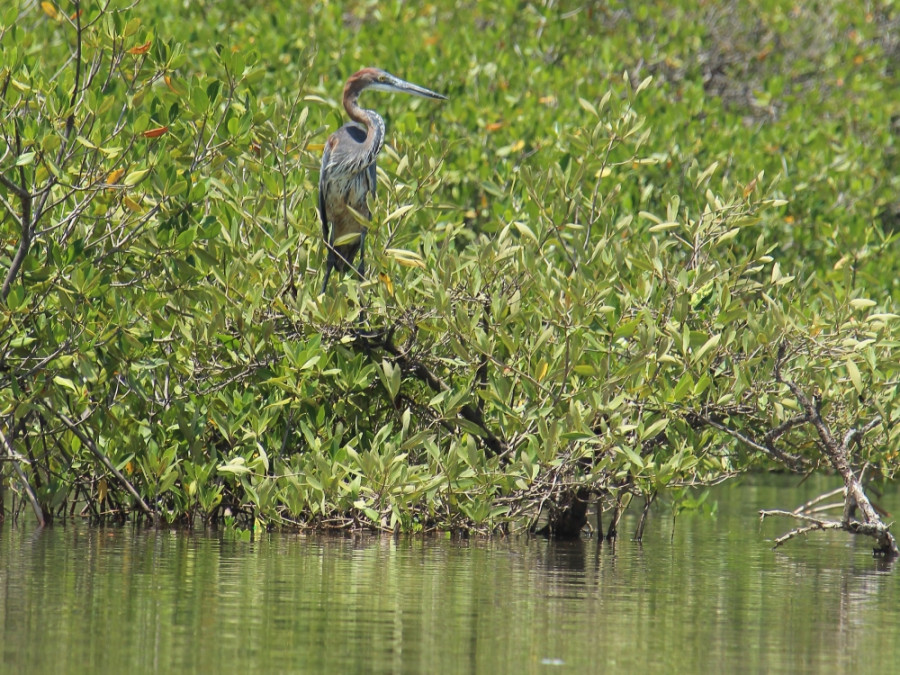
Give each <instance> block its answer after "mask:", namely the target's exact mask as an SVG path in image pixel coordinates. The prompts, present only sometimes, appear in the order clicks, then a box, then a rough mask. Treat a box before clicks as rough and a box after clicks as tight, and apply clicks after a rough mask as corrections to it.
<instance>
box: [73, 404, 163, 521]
mask: <svg viewBox="0 0 900 675" xmlns="http://www.w3.org/2000/svg"><path fill="white" fill-rule="evenodd" d="M55 414H56V416H57V417H58V418H59V419H60V421H62V423H63V424H65V425H66V426H67V427H68V428H69V430H70V431H71V432H72V433H73V434H75V435H76V436H78V439H79V440H80V441H81V442H82V443H83V444H84V445H85V446H87V448H88V449H89V450H90V451H91V452H92V453H94V456H96V457H97V459H99V460H100V462H101V463H102V464H103V465H104V466H105V467H106V468H107V469H109V471H110V473H112V474H113V475H114V476H115V477H116V479H117V480H118V481H119V482H120V483H121V484H122V486H123V487H124V488H125V489H126V490H127V491H128V492H129V494H131V496H132V497H134V499H135V501H136V502H137V503H138V506H140V507H141V510H142V511H143V512H144V513H146V514H147V515H148V516H151V517H152V518H153V521H154V522H156V513H155V512H154V511H153V510H152V509H151V508H150V507H149V506H147V504H146V502H144V500H143V499H142V498H141V495H140V494H139V493H138V491H137V490H135V488H134V486H133V485H132V484H131V483H129V482H128V479H127V478H125V476H123V475H122V472H121V471H119V470H118V469H117V468H116V467H115V466H113V463H112V462H111V461H109V457H107V456H106V455H104V454H103V453H102V452H100V449H99V448H98V447H97V445H96V444H95V443H94V441H92V440H91V439H90V438H88V436H86V435H85V434H84V432H82V431H81V429H79V428H78V425H77V424H75V422H73V421H72V420H70V419H69V418H68V417H66V416H65V415H64V414H63V413H61V412H59V411H56V412H55Z"/></svg>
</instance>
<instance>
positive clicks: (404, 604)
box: [0, 477, 900, 673]
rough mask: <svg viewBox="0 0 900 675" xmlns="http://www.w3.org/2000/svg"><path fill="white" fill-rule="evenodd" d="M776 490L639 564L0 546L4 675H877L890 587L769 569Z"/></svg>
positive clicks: (889, 656)
mask: <svg viewBox="0 0 900 675" xmlns="http://www.w3.org/2000/svg"><path fill="white" fill-rule="evenodd" d="M777 480H779V479H773V478H771V477H766V478H765V480H764V481H763V480H760V481H759V482H758V483H755V484H746V485H742V486H737V487H731V488H724V489H721V490H719V491H718V492H717V493H716V495H717V498H718V500H719V510H718V516H717V517H716V518H715V519H712V518H708V517H706V516H698V515H693V516H692V515H682V516H679V518H678V519H677V521H676V522H675V525H674V531H673V529H672V528H673V524H672V519H671V514H670V513H667V512H666V511H665V510H658V511H657V512H655V513H654V516H653V517H652V518H651V520H650V522H649V524H648V528H647V531H646V533H645V537H644V542H645V543H644V546H643V547H641V546H639V545H637V544H635V543H633V542H630V541H628V540H627V539H626V540H621V541H619V542H618V543H617V544H616V545H612V544H610V543H608V542H605V541H600V540H596V539H585V540H582V541H576V542H564V543H555V542H548V541H546V540H534V539H532V540H525V539H521V540H516V539H514V540H509V539H498V540H494V541H478V540H471V541H462V542H458V541H451V540H447V539H421V538H400V539H393V538H383V537H374V536H352V537H350V536H348V537H342V538H333V537H308V536H300V535H294V534H273V535H266V536H264V537H263V538H262V539H261V540H260V541H257V542H255V543H252V544H246V543H238V542H229V541H223V540H221V539H219V538H218V537H216V536H214V535H191V534H186V533H182V532H167V531H136V530H133V529H113V528H108V529H89V528H85V527H80V526H70V527H55V528H52V529H48V530H45V531H34V532H29V531H25V530H24V529H22V528H19V529H12V528H10V527H8V526H5V527H3V528H2V529H0V616H2V620H3V625H4V640H3V648H2V649H3V662H2V663H3V667H2V671H3V672H29V673H40V672H60V671H66V672H79V671H84V672H128V671H129V670H131V671H135V672H212V671H216V670H222V671H225V672H234V671H246V670H258V671H266V672H383V671H389V672H391V671H397V672H429V673H433V672H539V671H544V670H548V669H550V670H566V671H569V672H597V671H600V670H623V671H653V672H659V671H662V672H671V671H711V670H716V671H718V670H722V671H725V670H728V671H734V670H738V671H765V672H769V671H775V672H778V671H781V672H787V671H789V672H819V671H885V670H890V669H891V668H892V667H893V664H895V663H898V662H900V639H898V638H900V620H898V619H900V604H898V599H900V598H898V584H897V580H896V572H895V571H894V570H892V569H891V567H890V566H889V565H884V564H882V563H880V562H879V561H875V560H873V559H872V557H871V554H870V550H869V547H868V542H867V541H865V540H859V541H855V540H852V539H850V538H846V537H844V536H842V535H835V534H834V533H828V534H822V535H811V536H810V537H809V538H808V540H806V541H800V540H798V541H796V542H792V543H791V544H789V545H788V546H786V547H785V548H782V549H779V551H778V552H773V551H771V549H770V548H769V545H768V544H767V543H766V540H771V539H772V538H773V537H774V536H777V534H779V533H780V531H779V530H777V529H776V528H777V527H778V524H777V523H773V524H771V525H770V523H769V522H768V521H767V523H766V524H765V525H764V526H763V529H762V530H760V529H759V527H758V525H757V521H756V509H757V508H758V507H759V506H772V505H784V504H789V503H793V502H798V501H799V500H801V499H803V498H804V496H805V494H799V493H798V491H797V490H795V489H793V488H792V489H791V491H790V492H786V491H785V490H784V488H783V487H782V488H781V490H779V489H778V488H777V487H772V483H773V482H776V481H777ZM781 484H782V485H783V486H784V485H787V484H788V483H785V482H784V481H783V480H782V483H781ZM821 487H822V486H821V485H815V486H811V485H810V486H804V488H803V489H808V490H810V491H814V490H817V489H819V488H821ZM629 517H630V516H626V518H625V520H626V521H627V520H628V518H629ZM633 526H634V523H633V522H623V524H622V527H621V531H622V532H628V531H632V530H633Z"/></svg>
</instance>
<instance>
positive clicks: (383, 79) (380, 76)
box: [378, 75, 387, 82]
mask: <svg viewBox="0 0 900 675" xmlns="http://www.w3.org/2000/svg"><path fill="white" fill-rule="evenodd" d="M378 81H379V82H387V78H386V77H385V76H384V75H379V76H378Z"/></svg>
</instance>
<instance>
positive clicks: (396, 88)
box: [373, 75, 447, 101]
mask: <svg viewBox="0 0 900 675" xmlns="http://www.w3.org/2000/svg"><path fill="white" fill-rule="evenodd" d="M381 88H384V91H393V92H399V93H401V94H412V95H413V96H421V97H422V98H434V99H438V100H440V101H446V100H447V97H446V96H444V95H443V94H439V93H437V92H436V91H431V89H426V88H425V87H420V86H419V85H417V84H413V83H412V82H407V81H406V80H401V79H400V78H399V77H394V76H393V75H392V76H391V79H390V80H389V81H388V82H385V83H384V84H380V85H375V86H374V87H373V89H381Z"/></svg>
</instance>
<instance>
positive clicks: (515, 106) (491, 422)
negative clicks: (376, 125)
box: [0, 0, 898, 535]
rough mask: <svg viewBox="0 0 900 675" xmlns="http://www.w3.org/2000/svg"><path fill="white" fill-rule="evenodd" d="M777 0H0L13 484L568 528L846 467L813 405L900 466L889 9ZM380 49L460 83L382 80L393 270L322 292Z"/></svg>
mask: <svg viewBox="0 0 900 675" xmlns="http://www.w3.org/2000/svg"><path fill="white" fill-rule="evenodd" d="M758 4H760V7H757V8H755V9H754V11H753V12H752V14H751V13H750V11H749V10H745V9H743V8H742V6H741V5H740V4H738V3H735V4H734V5H726V6H725V7H721V6H717V7H716V8H709V9H705V10H704V9H703V8H700V9H697V8H693V7H688V6H687V5H686V6H685V7H684V8H678V7H676V8H670V7H669V4H668V3H662V4H660V5H659V6H656V5H653V4H646V3H645V4H642V5H641V6H640V7H638V8H631V7H630V4H628V3H624V4H622V5H621V6H619V5H616V4H614V5H613V6H609V7H606V8H599V7H598V8H574V7H573V8H571V11H570V10H569V9H567V8H557V7H555V6H554V5H552V4H551V5H547V6H545V5H542V4H539V3H536V4H526V5H525V6H524V8H523V7H520V5H519V3H511V2H503V1H502V0H496V1H494V2H488V3H465V2H462V1H460V0H457V2H455V3H438V4H437V5H434V4H433V5H427V6H423V7H421V8H415V7H412V6H406V5H402V4H401V5H396V6H391V7H390V8H387V7H381V6H380V5H377V4H374V3H355V4H352V5H350V6H349V8H346V9H342V8H340V7H338V6H336V5H328V4H326V5H321V4H318V3H310V4H309V5H308V6H306V7H304V8H303V9H301V10H297V9H296V8H295V6H294V3H281V2H276V1H274V0H273V1H272V2H268V3H263V5H261V6H259V7H256V8H255V9H253V10H252V11H251V10H248V9H247V8H245V6H244V5H243V4H241V3H227V2H226V3H215V4H213V5H211V6H206V5H205V4H204V3H167V2H155V3H151V2H149V1H146V2H144V3H143V4H141V5H139V6H136V7H132V6H131V4H130V3H115V2H114V3H111V4H110V5H108V6H107V5H99V4H94V3H83V2H69V3H65V2H63V3H54V2H44V3H40V4H35V3H31V2H22V3H21V4H19V5H18V6H13V7H11V8H7V9H6V10H4V12H3V17H2V26H0V45H2V49H0V134H2V140H0V206H2V212H0V213H2V216H0V227H2V233H3V252H2V258H0V260H2V270H0V271H2V272H3V275H4V280H3V287H2V293H0V295H2V299H3V300H4V307H3V314H2V318H0V321H2V331H0V345H2V347H0V348H2V352H0V354H2V355H0V359H2V374H0V410H2V415H3V422H2V431H3V434H4V436H3V445H4V447H5V452H6V453H7V455H8V457H7V459H9V460H10V461H8V462H6V463H5V464H4V466H5V467H9V471H8V472H6V473H4V478H5V483H6V484H7V485H8V486H11V487H12V488H14V489H15V490H16V491H17V492H18V491H19V490H21V491H22V492H24V493H30V497H31V498H32V499H33V501H34V502H35V505H36V507H37V508H36V510H39V511H40V512H41V513H42V514H43V516H44V517H45V518H48V519H49V518H50V517H51V515H52V514H63V513H66V512H74V511H75V510H76V509H80V510H81V512H82V513H85V514H89V515H90V516H91V517H92V518H94V519H102V518H107V517H118V518H124V517H126V516H127V515H128V514H131V513H138V514H140V513H143V514H144V515H145V516H146V517H147V518H152V519H154V520H156V519H160V518H161V519H163V520H165V521H170V522H182V523H188V524H191V523H194V522H195V520H196V519H198V518H200V519H203V520H205V521H207V522H218V521H220V520H222V519H223V518H226V517H227V518H228V519H229V520H228V522H229V523H230V524H231V523H234V522H238V523H244V524H245V525H246V524H251V523H254V522H258V523H260V524H262V525H273V524H282V525H295V526H300V527H320V528H343V527H375V528H380V529H388V530H404V531H421V530H431V529H442V530H446V529H456V528H463V529H471V528H474V529H477V530H484V531H489V530H495V529H509V528H516V527H522V526H531V527H533V526H535V525H536V524H537V522H538V517H539V516H540V515H541V514H542V513H546V514H548V515H549V525H548V527H549V528H550V530H552V531H554V532H556V533H557V534H561V535H565V534H570V535H571V534H573V533H577V532H578V531H579V530H580V529H581V527H582V525H583V524H584V512H585V508H586V505H587V503H588V502H590V501H594V500H599V503H600V504H601V506H603V507H606V508H612V509H613V514H614V515H613V525H612V527H611V530H612V529H614V527H615V522H616V519H617V517H618V513H620V509H621V508H623V507H624V506H626V505H627V503H628V500H630V499H631V497H632V496H640V497H643V498H644V500H645V503H646V504H648V505H649V503H650V502H651V501H652V500H653V499H654V498H655V497H656V496H657V495H659V494H663V495H669V496H670V497H672V498H677V497H678V495H680V494H682V493H681V492H680V490H681V488H684V487H687V486H692V485H706V484H710V483H713V482H717V481H720V480H723V479H726V478H728V477H731V476H734V475H736V474H738V473H740V472H743V471H746V470H748V469H751V468H754V467H760V466H764V467H767V468H771V467H780V468H786V469H789V470H794V471H809V470H814V469H816V468H820V467H821V468H824V467H826V466H828V467H830V468H831V469H835V470H838V471H841V470H842V469H841V466H838V464H839V462H837V459H835V457H837V455H835V453H834V452H830V451H829V450H828V446H827V443H825V442H824V441H823V436H822V431H821V428H822V427H820V425H818V422H821V425H823V426H824V428H825V429H826V430H828V431H829V432H830V433H832V434H837V435H842V434H847V438H848V441H847V443H845V446H846V448H845V450H846V453H845V454H846V455H847V456H846V457H845V459H846V463H848V466H850V467H852V470H853V471H854V472H856V473H854V475H855V476H858V474H859V472H860V471H863V470H866V471H868V472H869V475H877V476H878V477H880V478H884V479H887V478H891V477H892V476H893V474H894V472H895V470H896V467H897V448H898V443H897V432H896V430H895V429H894V428H893V426H892V422H893V421H894V419H895V418H896V416H897V414H898V409H897V407H896V405H895V403H894V400H895V396H894V392H895V389H896V379H897V373H898V361H897V358H896V356H895V353H894V345H895V344H896V340H897V338H898V333H897V331H898V328H897V319H898V316H897V315H896V314H895V313H893V311H894V300H893V298H894V296H895V293H896V292H897V291H896V288H897V286H896V284H897V282H896V279H897V274H896V272H897V269H896V262H895V261H894V258H893V256H892V255H891V252H892V251H893V244H894V239H895V234H894V231H893V230H894V225H893V222H892V220H891V218H892V216H891V213H893V212H894V211H895V210H896V204H895V202H893V201H892V200H894V199H895V196H894V195H895V194H896V187H897V186H896V180H897V179H896V176H895V172H894V171H893V162H894V150H893V144H894V137H895V134H894V130H893V129H892V127H891V120H892V116H893V115H895V114H896V112H895V108H896V103H895V102H894V100H893V98H894V97H893V96H892V95H891V94H890V92H892V91H895V89H894V87H895V85H896V84H897V83H896V81H895V80H896V74H895V73H894V72H893V69H892V67H891V65H890V64H891V58H892V56H893V55H895V52H896V47H895V45H893V44H891V43H890V42H889V40H888V36H889V35H891V32H890V30H889V26H891V25H893V22H894V19H893V18H892V17H891V16H890V15H889V12H890V10H889V9H888V8H885V9H884V10H883V12H882V11H881V10H879V12H880V13H875V12H873V13H872V14H870V15H865V16H860V15H859V13H858V11H857V9H856V7H855V5H854V4H853V3H849V2H847V3H834V4H833V5H829V8H828V9H827V10H825V12H826V14H827V15H828V19H829V21H827V22H825V24H824V25H825V26H826V28H827V31H828V33H827V34H828V35H833V36H836V37H837V36H841V37H846V38H848V40H837V39H835V40H834V41H833V42H832V41H824V42H823V41H802V42H801V41H800V40H798V36H800V35H802V34H803V30H809V31H810V34H811V35H813V34H815V35H818V33H814V32H812V31H811V29H812V27H813V26H816V27H817V28H818V27H819V23H818V17H817V16H814V15H813V14H812V10H805V9H796V10H793V14H789V15H785V14H784V13H783V12H782V9H781V4H780V3H766V2H763V3H758ZM798 25H799V26H801V29H798V28H797V26H798ZM216 40H219V41H220V42H216ZM785 41H786V42H787V47H786V48H784V49H776V46H783V45H784V43H785ZM754 50H757V51H755V52H754ZM452 64H457V65H452ZM362 65H382V66H385V67H388V68H389V69H391V70H393V71H395V72H398V73H399V74H401V75H402V76H408V77H409V78H410V79H412V80H414V81H417V82H422V83H423V84H425V85H427V86H429V87H432V88H434V89H436V90H438V91H444V92H446V93H447V94H448V95H449V96H450V101H449V102H448V103H447V104H446V105H443V106H437V105H434V104H432V103H429V102H421V101H417V100H400V99H396V100H393V99H391V100H388V99H386V98H384V97H382V98H377V96H378V95H377V94H366V99H364V105H365V104H368V105H370V106H373V107H374V106H378V107H379V109H381V110H384V111H386V113H387V114H386V118H387V120H388V127H389V140H388V142H389V145H388V147H386V149H385V151H384V152H383V153H382V155H381V159H380V166H379V195H378V198H377V199H376V200H375V202H374V204H373V209H374V215H373V221H372V226H371V228H370V232H371V236H370V237H369V239H368V240H367V241H368V242H370V247H369V251H368V252H367V257H368V258H369V260H371V261H372V263H371V266H370V268H371V269H372V271H371V273H370V277H369V279H368V280H367V281H365V282H364V283H357V282H356V281H355V280H352V279H350V278H349V277H347V278H345V279H343V280H334V281H333V282H332V285H331V286H330V288H329V289H328V292H327V293H326V294H324V295H321V296H320V295H319V294H318V293H317V290H318V283H317V272H318V268H319V267H320V265H321V263H322V259H323V252H322V249H321V243H320V229H319V228H320V226H319V223H318V220H317V215H316V212H315V203H316V189H315V182H316V180H317V175H318V174H317V169H318V156H319V152H320V149H321V143H322V142H323V141H324V138H325V137H326V135H327V133H328V132H330V131H331V130H333V129H334V128H336V127H337V126H338V124H340V123H341V120H342V114H341V112H342V111H341V110H340V108H339V102H338V100H336V98H335V97H336V96H337V95H338V94H339V92H340V89H341V86H342V81H343V78H345V77H346V76H347V75H348V74H350V73H351V72H353V70H355V69H356V67H358V66H362ZM810 82H815V83H816V85H817V86H815V87H813V86H812V85H810V84H809V83H810ZM823 83H824V84H827V87H824V88H823V87H822V86H818V85H821V84H823ZM376 98H377V101H376ZM804 392H805V394H804ZM798 394H799V395H798ZM804 395H807V396H809V397H812V399H814V400H815V402H816V406H817V407H816V408H815V410H812V409H807V408H805V407H804V404H803V400H804V399H803V396H804ZM812 399H810V400H812ZM811 410H812V412H811ZM816 411H818V413H816ZM819 415H820V416H819ZM852 430H856V432H853V431H852ZM863 431H865V432H866V435H865V436H864V437H863ZM851 440H852V441H854V442H855V441H860V442H859V443H858V444H856V445H852V446H851V443H850V441H851ZM835 452H837V450H835ZM838 454H839V453H838ZM836 462H837V463H836ZM18 508H20V506H19V505H16V504H14V506H13V510H14V511H17V510H18Z"/></svg>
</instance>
